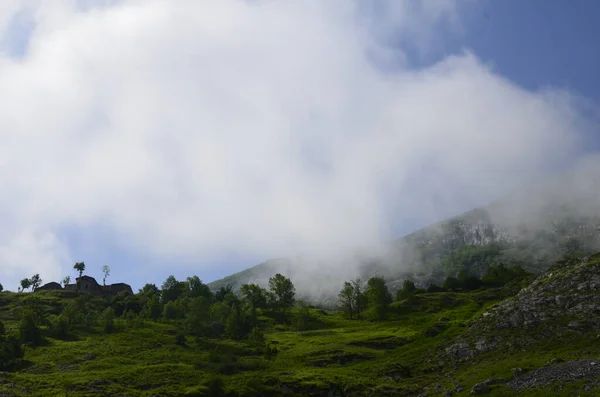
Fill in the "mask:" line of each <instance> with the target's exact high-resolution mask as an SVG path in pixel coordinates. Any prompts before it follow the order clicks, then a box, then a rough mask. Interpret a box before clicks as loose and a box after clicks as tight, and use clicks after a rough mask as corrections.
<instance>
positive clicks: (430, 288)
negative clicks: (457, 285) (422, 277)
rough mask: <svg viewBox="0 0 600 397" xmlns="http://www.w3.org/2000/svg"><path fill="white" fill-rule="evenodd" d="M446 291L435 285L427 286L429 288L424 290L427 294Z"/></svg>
mask: <svg viewBox="0 0 600 397" xmlns="http://www.w3.org/2000/svg"><path fill="white" fill-rule="evenodd" d="M444 291H446V290H445V289H444V288H442V287H440V286H439V285H437V284H429V286H428V287H427V289H426V292H427V293H428V294H431V293H434V292H444Z"/></svg>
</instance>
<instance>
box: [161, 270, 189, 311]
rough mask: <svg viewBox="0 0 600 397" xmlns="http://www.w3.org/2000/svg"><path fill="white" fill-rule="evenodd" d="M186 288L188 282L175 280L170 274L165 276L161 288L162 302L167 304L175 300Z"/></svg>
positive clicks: (187, 288)
mask: <svg viewBox="0 0 600 397" xmlns="http://www.w3.org/2000/svg"><path fill="white" fill-rule="evenodd" d="M188 290H189V287H188V283H186V282H183V281H177V279H176V278H175V276H173V275H171V276H169V277H167V279H166V280H165V282H164V283H163V285H162V288H161V297H162V303H164V304H167V303H169V302H172V301H175V300H177V299H179V297H181V296H182V295H183V294H185V293H186V291H188Z"/></svg>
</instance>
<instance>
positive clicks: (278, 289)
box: [269, 273, 296, 313]
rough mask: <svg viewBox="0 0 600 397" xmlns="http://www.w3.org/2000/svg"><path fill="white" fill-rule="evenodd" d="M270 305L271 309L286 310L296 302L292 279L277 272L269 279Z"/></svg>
mask: <svg viewBox="0 0 600 397" xmlns="http://www.w3.org/2000/svg"><path fill="white" fill-rule="evenodd" d="M269 293H270V294H269V297H270V302H269V303H270V305H271V307H272V308H273V309H275V310H278V311H282V312H284V313H285V312H286V311H287V310H288V309H290V308H291V307H293V306H294V303H296V298H295V296H296V288H295V287H294V284H292V281H291V280H290V279H289V278H287V277H285V276H283V275H281V274H279V273H277V274H276V275H275V276H273V277H271V278H270V279H269Z"/></svg>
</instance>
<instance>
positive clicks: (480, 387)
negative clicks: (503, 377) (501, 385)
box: [471, 382, 490, 394]
mask: <svg viewBox="0 0 600 397" xmlns="http://www.w3.org/2000/svg"><path fill="white" fill-rule="evenodd" d="M489 391H490V387H489V386H488V385H487V383H485V382H481V383H476V384H475V385H473V388H472V389H471V394H484V393H489Z"/></svg>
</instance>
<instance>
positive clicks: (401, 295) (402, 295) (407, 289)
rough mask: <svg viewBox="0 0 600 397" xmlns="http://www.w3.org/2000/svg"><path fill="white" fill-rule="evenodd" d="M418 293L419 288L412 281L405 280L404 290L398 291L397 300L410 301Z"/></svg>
mask: <svg viewBox="0 0 600 397" xmlns="http://www.w3.org/2000/svg"><path fill="white" fill-rule="evenodd" d="M416 292H417V287H416V286H415V283H414V282H413V281H412V280H404V282H403V283H402V288H400V289H399V290H398V291H396V300H398V301H400V300H403V299H408V300H409V301H410V300H411V298H412V297H413V296H414V295H415V293H416Z"/></svg>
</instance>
